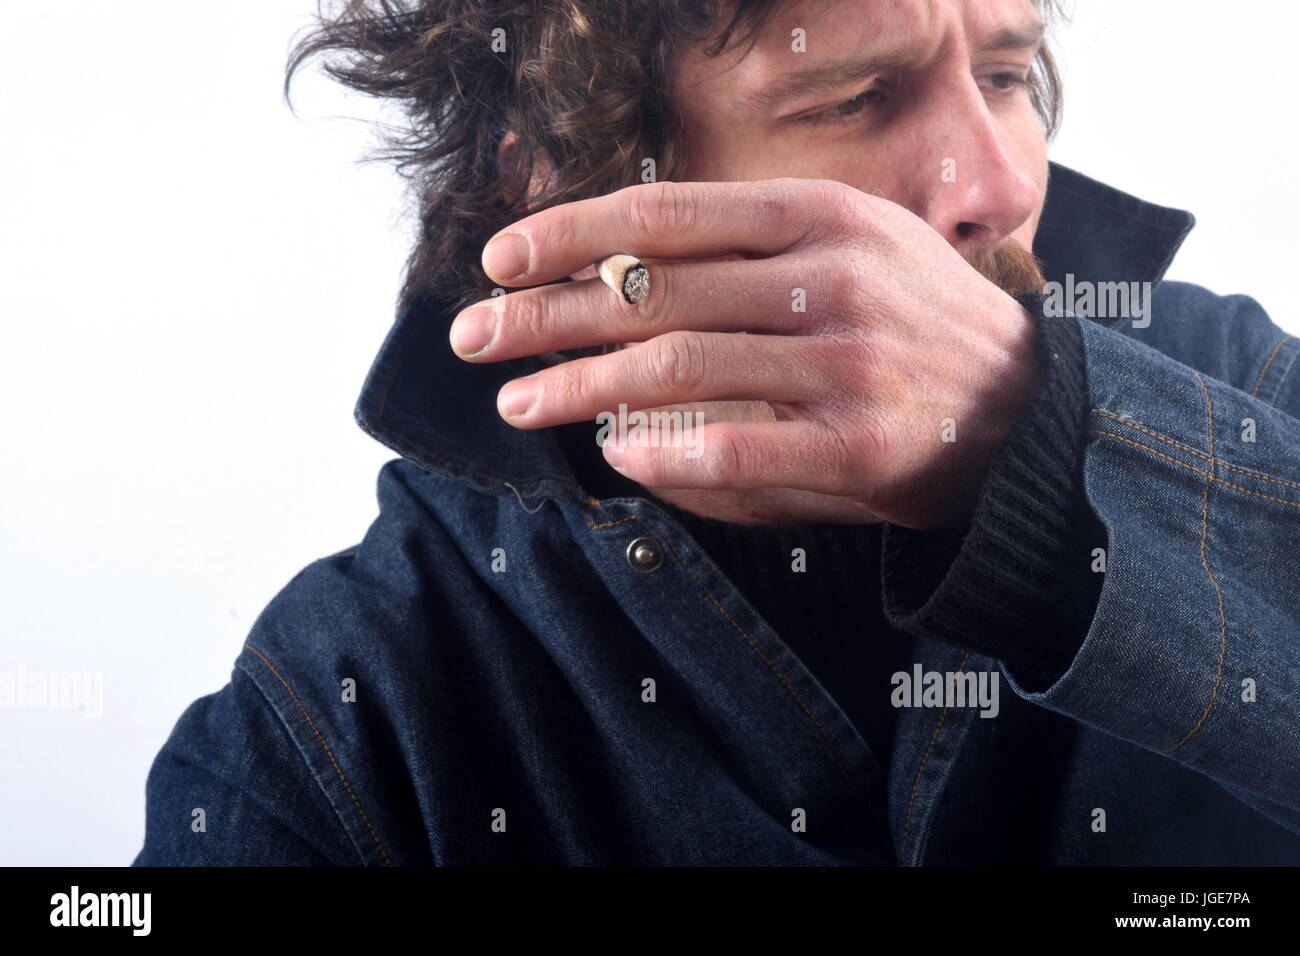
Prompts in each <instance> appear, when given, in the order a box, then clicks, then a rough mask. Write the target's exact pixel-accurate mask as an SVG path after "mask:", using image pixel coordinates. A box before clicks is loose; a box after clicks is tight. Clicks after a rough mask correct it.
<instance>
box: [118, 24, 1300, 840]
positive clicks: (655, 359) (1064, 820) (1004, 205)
mask: <svg viewBox="0 0 1300 956" xmlns="http://www.w3.org/2000/svg"><path fill="white" fill-rule="evenodd" d="M552 7H555V8H556V9H552ZM1048 12H1049V11H1047V10H1046V9H1044V8H1042V7H1037V6H1035V5H1034V4H1033V3H1031V2H1029V0H900V2H885V0H842V2H836V3H817V2H811V0H788V2H766V3H729V4H723V5H722V6H721V7H715V6H714V5H710V4H703V5H701V4H685V3H672V2H661V3H658V4H643V3H617V2H601V3H586V2H574V3H569V4H562V5H550V4H543V3H500V4H490V3H489V4H452V3H431V2H429V3H419V4H416V5H414V7H413V9H408V8H406V7H402V6H400V5H395V4H390V3H383V4H366V3H359V2H356V3H350V4H347V5H346V6H345V8H344V9H343V10H341V11H340V12H339V13H338V14H337V15H336V16H334V17H333V18H331V19H329V20H327V21H326V22H325V23H323V24H322V27H321V30H320V31H319V32H318V33H317V34H315V35H314V36H313V37H312V38H309V40H308V41H307V42H306V43H304V45H303V46H302V47H300V49H299V51H298V54H297V56H296V58H295V60H294V61H293V65H294V66H296V65H297V64H298V63H301V62H302V61H303V59H305V58H306V57H308V56H310V55H314V54H317V53H323V52H329V51H332V52H333V53H335V54H336V55H337V56H336V58H335V59H334V60H333V61H331V64H330V70H331V72H332V73H333V74H334V75H335V76H337V77H339V78H340V79H343V80H344V81H345V82H347V83H349V84H350V85H352V86H354V87H356V88H358V89H364V90H366V91H368V92H372V93H376V94H381V95H386V96H392V97H395V98H397V99H398V100H399V101H401V102H403V104H404V105H405V106H406V107H407V109H408V114H409V116H410V120H411V125H410V128H409V129H408V130H405V131H403V132H401V133H400V134H398V136H397V138H396V139H395V140H394V144H395V147H396V154H397V155H399V156H400V157H401V158H403V159H404V160H405V161H406V165H407V168H408V169H410V170H414V183H415V186H416V189H417V194H418V196H419V198H420V209H421V222H422V230H421V238H420V243H419V245H418V247H417V249H416V250H415V252H414V253H413V254H412V259H411V263H410V268H409V270H408V277H407V284H406V288H405V289H404V293H403V297H402V304H401V308H400V311H399V315H398V318H397V322H396V324H395V326H394V328H393V330H392V332H391V333H390V335H389V338H388V340H387V341H386V342H385V344H384V346H383V348H382V350H381V352H380V353H379V355H378V357H377V358H376V360H375V363H374V366H373V368H372V370H371V373H370V376H369V378H368V379H367V381H366V383H365V387H364V390H363V393H362V395H361V399H360V402H359V403H358V408H357V418H358V421H359V422H360V423H361V425H362V427H363V428H365V429H366V430H367V431H368V432H369V433H370V434H372V435H374V436H375V437H376V438H377V439H379V440H380V441H382V442H384V443H385V444H387V445H388V446H389V447H391V448H393V449H394V450H396V451H397V452H399V453H400V454H401V455H402V459H400V460H397V461H394V462H390V463H389V464H388V465H387V466H385V467H384V469H383V470H382V471H381V473H380V482H379V498H380V505H381V513H380V516H379V518H378V519H377V520H376V521H375V523H374V524H373V525H372V526H371V528H370V529H369V531H368V532H367V534H366V536H365V538H364V539H363V541H362V542H361V543H360V544H359V545H358V546H357V547H355V548H351V549H348V550H346V551H342V552H340V553H338V554H336V555H333V556H331V557H328V558H324V559H322V560H320V561H317V562H315V563H313V564H312V565H310V566H309V567H307V568H306V569H305V570H304V571H303V572H302V573H301V574H300V575H298V576H297V577H296V578H295V579H294V580H293V581H292V582H290V584H289V585H288V586H287V587H286V588H285V589H284V590H283V591H282V592H281V593H280V594H279V595H278V596H277V597H276V599H275V600H274V601H272V602H271V604H270V606H269V607H268V608H267V609H266V611H265V612H264V613H263V615H262V616H261V617H260V618H259V620H258V621H257V623H256V624H255V626H254V628H253V632H252V634H251V635H250V637H249V639H248V642H247V643H246V645H245V647H244V649H243V651H242V653H241V654H240V656H239V658H238V660H237V662H236V668H235V671H234V675H233V678H232V681H231V683H230V684H229V685H228V686H227V687H226V688H224V689H223V690H222V691H221V692H219V693H217V694H214V695H211V696H209V697H205V698H202V699H201V700H199V701H196V702H195V703H194V704H193V705H192V706H191V707H190V708H189V709H188V710H187V711H186V713H185V714H184V715H183V716H182V717H181V720H180V722H179V724H178V725H177V727H176V729H175V731H174V732H173V734H172V736H171V738H170V739H169V740H168V742H167V744H166V745H165V747H164V748H163V751H162V752H161V753H160V754H159V757H158V759H157V761H156V763H155V766H154V768H153V771H152V772H151V774H150V778H149V792H148V824H147V827H148V829H147V835H146V840H145V846H144V849H143V850H142V852H141V854H140V855H139V857H138V858H137V861H136V862H137V863H140V864H174V863H194V864H205V863H209V864H210V863H240V864H244V863H265V864H286V863H288V864H358V863H360V864H367V865H402V864H428V863H437V864H497V863H506V864H509V863H688V864H786V863H795V864H842V863H869V864H904V865H919V864H945V863H1030V864H1058V863H1061V864H1106V863H1124V864H1162V863H1277V862H1291V863H1295V862H1300V802H1298V801H1300V798H1298V797H1297V794H1300V759H1298V758H1300V751H1298V749H1297V742H1296V735H1295V731H1294V728H1295V726H1296V719H1297V716H1298V715H1297V705H1296V700H1297V697H1296V684H1295V674H1297V673H1300V651H1298V650H1297V646H1296V641H1295V635H1296V634H1297V632H1298V630H1297V625H1300V601H1297V587H1296V583H1297V578H1296V574H1295V572H1294V571H1293V570H1292V568H1291V567H1290V566H1289V562H1288V560H1287V559H1288V558H1289V557H1290V555H1291V554H1293V553H1294V551H1295V549H1296V547H1297V546H1300V421H1297V418H1296V416H1297V415H1298V414H1300V372H1293V371H1292V370H1293V368H1294V367H1295V366H1296V364H1297V363H1296V359H1297V356H1298V355H1300V342H1297V340H1295V339H1293V338H1290V337H1289V336H1286V335H1284V334H1283V333H1282V332H1281V331H1280V330H1278V329H1277V327H1276V326H1274V325H1273V324H1272V322H1271V321H1270V320H1269V319H1268V317H1267V316H1266V315H1265V314H1264V313H1263V311H1262V310H1261V309H1260V308H1259V306H1258V305H1257V304H1256V303H1255V302H1254V301H1253V300H1250V299H1248V298H1245V297H1228V298H1220V297H1217V296H1214V295H1212V294H1210V293H1209V292H1207V291H1205V290H1203V289H1200V288H1198V287H1195V286H1190V285H1184V284H1177V283H1160V278H1161V276H1162V274H1163V273H1164V271H1165V269H1166V268H1167V267H1168V265H1169V262H1170V260H1171V258H1172V256H1173V255H1174V253H1175V251H1176V249H1177V247H1178V245H1179V244H1180V242H1181V241H1182V239H1183V237H1184V236H1185V235H1186V233H1187V231H1188V229H1189V228H1190V227H1191V223H1192V219H1191V216H1190V215H1188V214H1187V213H1183V212H1180V211H1177V210H1172V209H1165V208H1160V207H1157V206H1153V205H1151V204H1149V203H1145V202H1142V201H1140V200H1138V199H1135V198H1133V197H1130V196H1127V195H1124V194H1122V193H1120V192H1118V191H1116V190H1113V189H1110V188H1108V187H1106V186H1103V185H1101V184H1099V183H1096V182H1094V181H1092V180H1090V179H1088V178H1086V177H1084V176H1081V175H1080V174H1078V173H1074V172H1072V171H1069V170H1066V169H1064V168H1061V167H1058V166H1049V164H1048V162H1047V159H1046V140H1047V133H1048V132H1049V131H1050V129H1051V128H1052V126H1053V123H1054V118H1055V109H1056V88H1055V81H1054V78H1055V73H1054V70H1053V69H1052V65H1051V61H1050V58H1049V57H1048V56H1047V54H1046V52H1045V50H1044V48H1043V47H1042V38H1043V32H1044V31H1043V27H1044V17H1045V15H1046V14H1047V13H1048ZM663 179H669V180H672V181H671V182H664V181H660V180H663ZM651 180H655V181H651ZM489 238H491V240H492V241H491V242H488V243H487V245H486V248H485V249H484V248H483V244H484V242H485V241H486V240H487V239H489ZM1030 249H1032V250H1033V251H1034V253H1035V254H1036V255H1037V257H1038V259H1040V260H1041V261H1042V263H1043V264H1044V272H1045V275H1040V274H1038V272H1037V268H1036V263H1035V262H1034V260H1033V258H1032V257H1030V256H1029V255H1028V253H1027V252H1026V250H1030ZM480 250H481V251H482V257H481V260H480V259H479V258H478V252H479V251H480ZM613 253H629V254H632V255H634V256H638V257H641V258H642V259H643V261H644V262H645V263H647V268H648V273H649V278H650V287H649V293H648V295H647V296H646V297H645V298H644V299H643V300H642V301H640V302H639V303H637V304H635V305H632V304H629V303H627V302H626V301H623V300H622V299H621V298H620V297H619V296H617V295H616V294H615V293H614V292H612V291H611V290H610V289H609V288H607V287H606V286H605V285H604V284H603V283H601V282H600V281H599V280H597V279H594V278H591V276H592V274H593V272H592V269H591V264H592V263H595V262H597V261H598V260H601V259H603V258H604V257H606V256H608V255H611V254H613ZM480 270H481V271H480ZM1153 289H1154V291H1152V290H1153ZM1032 290H1038V291H1032ZM494 293H497V294H494ZM501 293H504V294H501ZM448 336H449V338H450V344H451V346H452V348H451V349H449V348H448ZM453 350H454V351H453ZM638 411H642V412H654V411H659V412H661V413H667V412H675V413H677V415H678V417H677V418H675V419H674V418H671V417H668V416H666V415H663V414H661V415H660V416H659V417H657V418H652V417H651V416H649V415H647V416H646V417H645V419H644V420H641V425H644V423H645V421H651V422H653V423H656V424H658V425H660V426H664V425H665V424H666V425H667V426H669V430H668V432H665V431H664V430H663V429H662V428H660V429H658V430H656V429H655V428H649V429H647V428H645V427H639V426H633V427H631V428H629V427H625V426H627V425H628V424H629V423H630V422H632V421H633V417H631V416H630V415H629V413H635V412H638ZM696 413H700V414H701V415H702V416H703V419H702V421H703V425H702V427H699V428H695V429H686V428H685V427H684V426H685V425H687V424H690V423H693V422H697V421H700V419H697V418H696V417H695V415H696ZM595 420H603V421H604V423H605V426H606V427H605V433H604V434H603V435H602V436H601V437H602V438H608V439H609V440H605V441H603V443H602V444H600V445H598V444H597V443H596V442H594V441H593V440H592V439H593V437H595V427H594V425H593V421H595ZM675 423H676V424H675ZM678 425H680V426H682V427H677V426H678ZM647 438H648V439H649V440H646V439H647ZM199 809H202V810H203V814H202V819H203V821H204V823H203V826H201V827H200V826H198V825H196V824H195V823H194V822H193V821H194V820H195V819H198V817H197V816H196V811H197V810H199Z"/></svg>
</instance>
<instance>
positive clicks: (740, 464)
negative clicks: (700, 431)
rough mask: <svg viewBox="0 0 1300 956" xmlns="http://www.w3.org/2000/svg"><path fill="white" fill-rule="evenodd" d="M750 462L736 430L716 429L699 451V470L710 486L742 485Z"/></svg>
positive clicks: (743, 441)
mask: <svg viewBox="0 0 1300 956" xmlns="http://www.w3.org/2000/svg"><path fill="white" fill-rule="evenodd" d="M749 461H750V455H749V454H748V449H747V448H746V446H745V440H744V436H743V435H741V433H740V431H739V429H737V428H734V427H732V428H718V429H715V430H714V431H713V432H712V434H710V436H709V440H708V441H706V442H704V444H703V446H702V447H701V449H700V470H701V472H702V473H703V475H704V477H705V478H706V479H707V480H708V482H709V483H710V484H713V485H718V486H724V487H725V486H727V485H731V484H733V483H734V484H743V482H744V481H745V478H746V475H745V471H744V469H745V468H746V467H747V463H748V462H749Z"/></svg>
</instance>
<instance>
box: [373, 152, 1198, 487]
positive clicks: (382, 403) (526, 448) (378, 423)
mask: <svg viewBox="0 0 1300 956" xmlns="http://www.w3.org/2000/svg"><path fill="white" fill-rule="evenodd" d="M1194 223H1195V219H1194V218H1193V217H1192V215H1191V214H1190V213H1188V212H1184V211H1182V210H1178V209H1171V208H1167V207H1163V206H1157V205H1155V204H1153V203H1149V202H1144V201H1143V200H1141V199H1137V198H1136V197H1134V196H1130V195H1128V194H1127V193H1123V192H1120V191H1119V190H1117V189H1114V188H1112V187H1110V186H1107V185H1104V184H1103V183H1100V182H1097V181H1096V180H1093V179H1089V178H1088V177H1087V176H1084V175H1082V174H1080V173H1077V172H1075V171H1073V170H1071V169H1068V168H1066V167H1064V166H1060V165H1057V164H1056V163H1052V164H1051V170H1050V177H1049V180H1048V189H1047V200H1046V203H1045V205H1044V208H1043V215H1042V218H1041V219H1040V221H1039V226H1038V234H1037V235H1036V236H1035V239H1034V252H1035V253H1036V254H1037V255H1038V257H1039V258H1040V259H1041V260H1042V261H1043V265H1044V273H1045V275H1046V277H1047V279H1048V280H1049V281H1058V282H1062V281H1064V278H1065V274H1066V272H1070V273H1072V274H1073V275H1074V278H1075V281H1076V282H1079V281H1082V280H1090V281H1093V282H1101V281H1112V280H1116V279H1125V280H1128V281H1138V282H1142V281H1149V282H1152V283H1155V282H1159V281H1160V279H1161V278H1162V277H1163V276H1164V273H1165V270H1166V269H1168V268H1169V263H1170V262H1171V261H1172V260H1173V257H1174V254H1175V253H1176V252H1177V251H1178V247H1179V246H1180V245H1182V242H1183V239H1184V238H1186V236H1187V233H1188V232H1189V231H1190V230H1191V228H1192V226H1193V225H1194ZM452 317H453V316H452V314H451V312H450V311H449V310H448V308H447V307H446V305H445V304H441V303H437V302H431V301H428V300H425V299H421V300H417V301H416V302H414V303H413V304H412V305H410V306H408V307H407V308H405V309H403V310H402V311H401V312H400V313H399V314H398V316H397V319H396V321H395V322H394V324H393V326H392V328H391V329H390V330H389V333H388V336H387V338H385V340H384V344H383V345H382V346H381V347H380V349H379V353H378V355H377V356H376V357H375V360H374V363H373V364H372V365H371V368H370V372H369V374H368V375H367V376H366V380H365V384H364V385H363V386H362V390H361V395H360V398H359V399H358V401H357V404H356V408H355V409H354V412H353V414H354V416H355V418H356V420H357V423H358V424H359V425H360V426H361V427H362V429H364V430H365V431H366V433H367V434H369V435H371V436H372V437H374V438H375V439H376V440H378V441H379V442H381V443H383V444H384V445H386V446H388V447H389V448H391V449H392V450H393V451H395V452H397V453H398V454H400V455H402V457H404V458H406V459H408V460H410V461H412V462H414V463H416V464H418V465H420V466H421V467H423V468H425V469H427V470H429V471H432V472H435V473H438V474H441V475H444V476H446V477H448V478H451V479H452V480H454V481H458V482H460V483H462V484H465V485H468V486H470V487H472V488H475V489H477V490H480V491H487V492H491V493H493V494H499V495H505V496H512V495H514V494H517V495H518V496H519V498H520V499H521V501H522V500H525V499H538V500H540V499H542V498H548V497H549V498H557V499H559V500H562V501H573V502H579V503H590V501H591V500H592V499H590V498H589V497H588V496H587V495H586V493H585V492H583V491H582V489H581V488H580V487H579V485H578V483H577V480H576V479H575V476H574V471H573V468H572V466H571V465H570V463H569V460H568V458H567V457H566V455H565V451H564V446H563V445H562V444H561V442H560V441H559V439H558V438H557V435H556V432H557V429H540V430H537V431H521V430H517V429H515V428H512V427H511V426H509V425H507V424H506V423H505V422H504V421H502V419H501V417H500V416H499V415H498V414H497V411H496V395H497V392H498V390H499V389H500V388H501V386H502V385H504V384H505V383H506V382H507V381H509V380H510V379H512V378H516V377H518V376H519V375H522V374H526V373H527V372H529V371H534V370H535V368H536V366H534V365H532V364H530V363H529V362H527V361H524V362H522V363H521V362H496V363H492V364H488V365H474V364H470V363H468V362H463V361H461V360H460V359H459V358H457V357H456V355H455V354H454V353H453V352H452V351H451V347H450V345H448V343H447V330H448V327H449V326H450V324H451V319H452ZM561 428H585V429H588V431H590V432H591V440H592V441H593V442H594V429H595V425H594V423H590V424H589V425H588V424H583V423H579V424H578V425H576V426H561Z"/></svg>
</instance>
